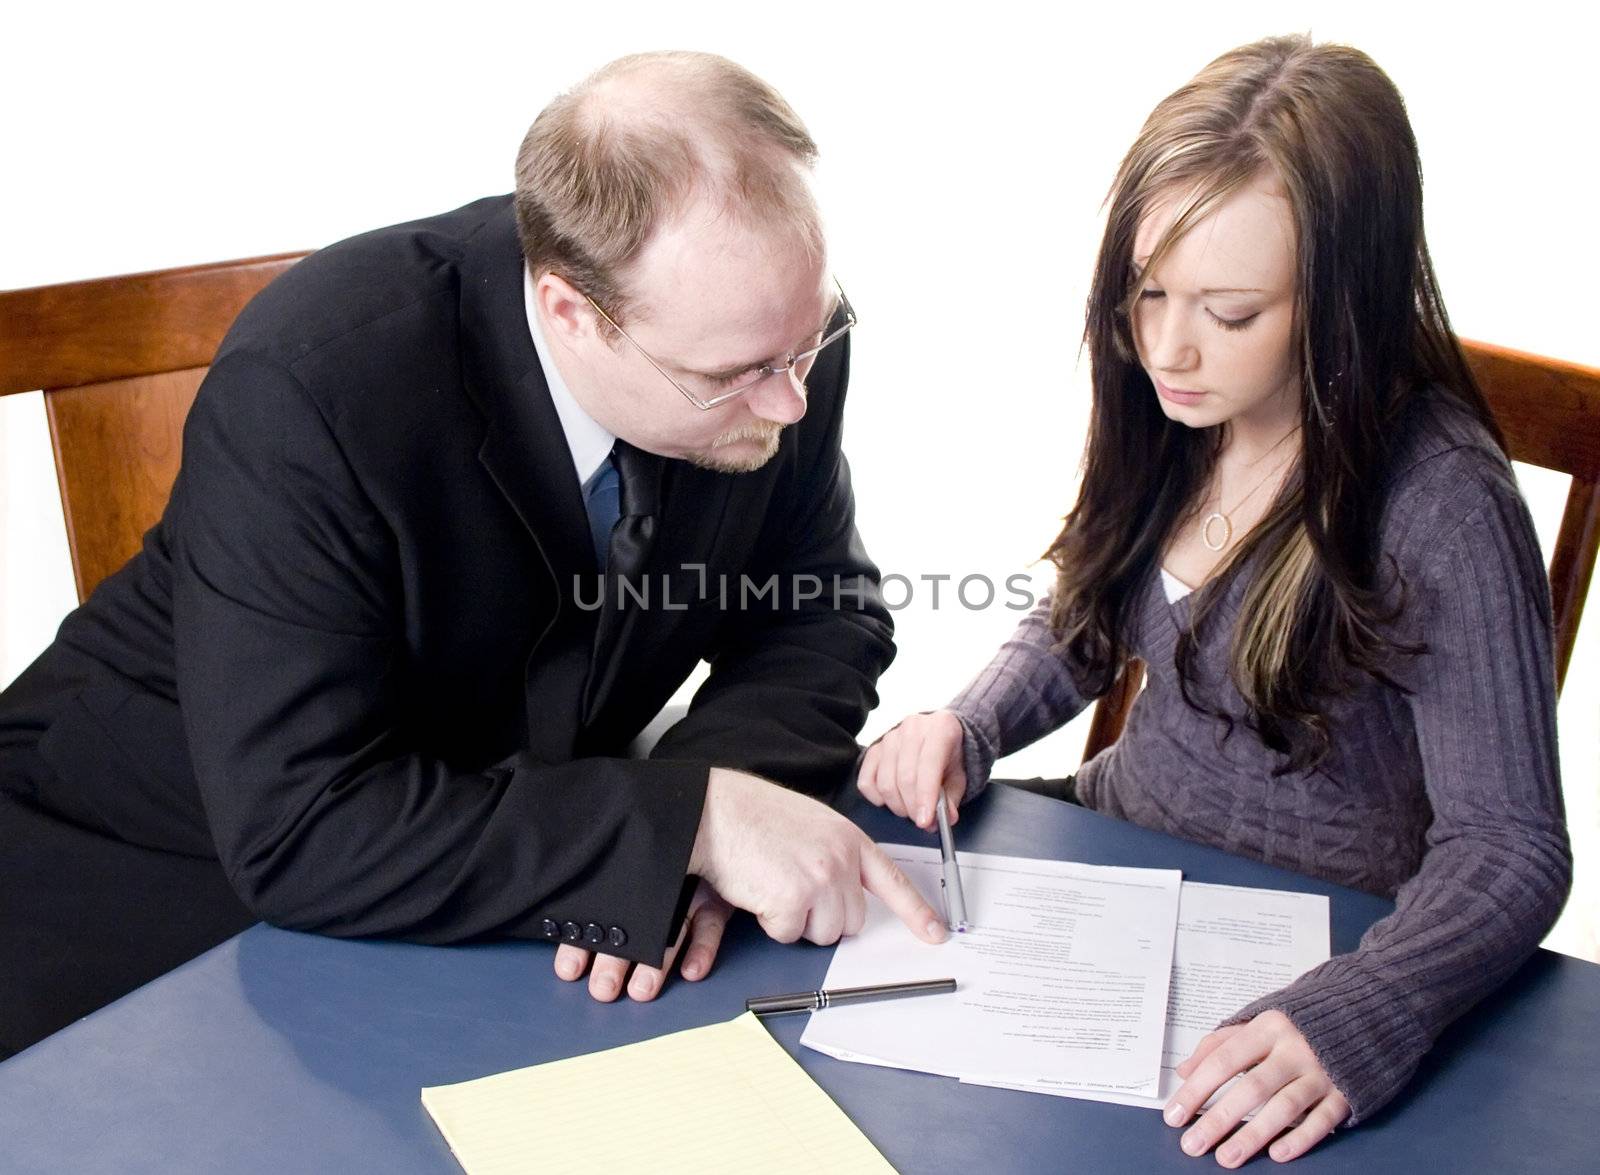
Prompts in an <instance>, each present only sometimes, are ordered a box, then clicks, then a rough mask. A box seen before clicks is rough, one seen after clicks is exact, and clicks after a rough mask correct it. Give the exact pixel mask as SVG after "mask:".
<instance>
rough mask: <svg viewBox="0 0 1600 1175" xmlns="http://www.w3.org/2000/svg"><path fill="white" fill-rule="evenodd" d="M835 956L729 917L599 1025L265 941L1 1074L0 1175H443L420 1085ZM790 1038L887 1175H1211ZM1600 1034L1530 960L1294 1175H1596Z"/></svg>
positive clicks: (813, 973) (991, 805) (1587, 1003)
mask: <svg viewBox="0 0 1600 1175" xmlns="http://www.w3.org/2000/svg"><path fill="white" fill-rule="evenodd" d="M855 814H856V815H857V816H858V818H859V819H860V820H861V822H862V824H863V825H864V826H865V827H866V828H867V829H868V831H869V832H871V833H872V835H874V836H875V837H877V838H878V839H880V840H899V841H916V840H918V839H920V838H921V834H919V833H917V831H916V830H915V829H914V828H912V827H911V826H910V825H908V824H905V823H903V822H901V821H898V820H895V819H893V818H892V817H889V816H888V815H887V814H885V813H882V812H879V811H876V810H862V811H858V812H856V813H855ZM957 831H958V835H959V837H960V841H961V845H962V847H963V848H967V849H972V850H975V851H981V852H990V853H1009V854H1017V855H1024V856H1054V857H1061V858H1070V859H1073V860H1081V861H1090V862H1095V863H1100V864H1116V865H1153V866H1168V867H1171V866H1176V867H1179V868H1181V869H1182V870H1183V872H1184V876H1186V877H1189V878H1193V879H1195V880H1198V881H1213V882H1223V883H1229V884H1235V885H1254V886H1264V887H1277V888H1283V889H1298V890H1308V891H1313V892H1318V893H1326V894H1328V895H1329V897H1330V898H1331V899H1332V901H1331V908H1332V914H1333V949H1334V950H1335V951H1336V952H1339V951H1347V950H1350V949H1351V948H1352V947H1354V946H1355V944H1356V940H1357V939H1358V938H1359V937H1360V935H1361V932H1362V931H1363V930H1364V929H1365V928H1366V927H1367V926H1368V925H1369V924H1370V923H1371V922H1373V921H1374V920H1375V919H1377V918H1379V917H1381V916H1382V915H1383V914H1384V913H1385V912H1387V910H1388V908H1389V907H1388V904H1387V903H1385V902H1383V901H1380V900H1379V899H1376V898H1373V897H1370V896H1368V895H1365V894H1360V893H1356V892H1354V891H1351V890H1347V889H1342V888H1340V887H1338V886H1334V885H1327V884H1325V883H1321V882H1316V881H1312V880H1309V879H1307V878H1304V877H1300V876H1297V875H1295V874H1290V873H1285V872H1282V871H1280V870H1276V869H1271V868H1268V867H1266V866H1263V865H1259V864H1256V863H1254V862H1250V861H1244V860H1241V859H1239V858H1237V857H1232V856H1229V855H1227V854H1225V853H1221V852H1217V851H1215V850H1213V849H1207V848H1203V847H1200V846H1197V845H1192V844H1188V843H1186V842H1183V841H1178V840H1174V839H1172V838H1170V837H1166V836H1161V835H1159V834H1156V833H1152V832H1147V831H1145V830H1143V829H1139V828H1135V827H1132V826H1131V825H1127V824H1123V823H1121V822H1118V821H1115V820H1110V819H1107V818H1106V817H1103V816H1099V815H1096V814H1094V813H1092V812H1087V811H1084V810H1083V809H1080V808H1074V807H1071V806H1069V805H1066V804H1061V803H1058V802H1055V801H1051V800H1046V799H1042V798H1040V797H1037V796H1033V795H1029V794H1026V793H1023V792H1018V791H1013V790H1012V789H1009V788H995V789H992V790H991V792H990V793H989V794H988V795H986V796H985V797H984V798H983V799H982V800H981V801H979V802H978V803H977V804H975V805H974V806H973V807H972V808H971V809H969V810H968V811H966V812H964V813H963V819H962V821H961V824H960V825H959V827H958V830H957ZM830 953H831V952H830V950H828V949H826V948H818V947H812V946H807V945H804V944H796V945H793V946H780V945H778V944H775V943H772V942H769V941H767V940H766V939H764V938H763V937H762V936H761V934H760V932H759V930H758V929H757V928H756V927H755V926H754V924H753V923H752V922H751V921H750V920H749V919H743V918H742V919H741V920H740V921H738V922H737V923H736V924H735V927H734V928H733V929H732V930H731V931H730V936H729V941H728V942H727V944H726V945H725V946H724V948H723V951H722V957H721V958H720V959H719V960H718V962H717V966H716V968H715V970H714V971H713V973H712V976H711V977H710V978H708V979H706V980H704V981H702V982H700V983H698V984H694V983H685V982H682V981H681V980H680V981H676V982H674V983H672V984H671V985H670V986H669V987H668V989H667V990H666V991H665V992H664V993H663V994H662V996H661V997H660V998H659V999H658V1000H657V1001H656V1002H654V1003H651V1004H633V1003H630V1002H628V1001H626V1000H624V1001H623V1002H621V1003H618V1004H614V1005H609V1006H607V1005H601V1004H596V1003H594V1002H593V1001H592V1000H590V999H589V997H588V994H587V993H586V991H585V989H584V988H583V986H582V985H578V984H566V983H562V982H561V981H559V980H557V979H555V978H554V976H553V975H552V973H551V967H550V961H551V950H550V948H548V947H546V946H543V945H533V944H513V943H503V944H495V945H487V946H477V947H455V948H437V947H419V946H409V945H404V944H399V943H380V942H340V941H335V940H331V939H323V938H317V937H314V936H310V935H302V934H293V933H289V932H286V931H281V930H275V929H272V928H270V927H266V926H257V927H254V928H253V929H251V930H248V931H246V932H245V933H244V934H241V935H240V936H238V937H237V938H235V939H233V940H231V941H229V942H227V943H225V944H223V945H222V946H220V947H218V948H217V949H216V950H214V951H211V952H209V953H208V954H206V955H203V956H202V957H200V958H199V959H196V960H194V961H193V962H191V963H189V964H187V965H186V966H184V967H181V968H179V969H178V970H177V971H174V972H172V973H171V974H170V975H167V976H164V977H163V978H161V979H159V980H157V981H156V982H155V983H152V984H150V985H149V986H147V987H145V988H143V989H141V990H140V991H138V992H135V993H134V994H133V995H131V996H129V997H127V998H126V999H124V1000H121V1001H119V1002H118V1003H116V1004H114V1005H112V1006H111V1007H109V1008H106V1009H104V1010H103V1011H101V1012H98V1013H96V1014H95V1015H93V1016H90V1017H88V1018H87V1019H85V1020H82V1021H80V1022H79V1023H77V1024H75V1025H73V1026H72V1027H70V1028H68V1029H66V1030H65V1031H63V1032H60V1033H57V1034H56V1035H55V1036H53V1037H51V1038H50V1039H49V1040H46V1041H44V1042H42V1043H41V1044H39V1045H36V1046H35V1047H33V1048H31V1049H29V1050H27V1051H26V1052H23V1053H21V1054H19V1055H18V1056H16V1057H14V1058H12V1059H11V1060H9V1061H7V1062H5V1063H4V1064H0V1171H4V1172H6V1173H8V1175H9V1173H11V1172H25V1171H30V1172H31V1171H51V1172H56V1171H68V1172H95V1171H115V1172H142V1171H152V1172H153V1171H160V1172H191V1171H206V1172H212V1171H226V1172H258V1171H259V1172H271V1173H272V1175H279V1173H280V1172H286V1171H290V1172H320V1171H336V1172H340V1173H341V1175H353V1173H355V1172H368V1171H373V1172H397V1173H398V1172H413V1171H416V1172H443V1173H448V1172H452V1171H458V1170H459V1168H457V1167H456V1165H455V1163H454V1160H453V1159H452V1158H451V1156H450V1153H449V1150H448V1149H447V1148H446V1147H445V1145H444V1142H443V1140H442V1139H441V1138H440V1137H439V1134H438V1133H437V1131H435V1129H434V1127H433V1124H432V1122H431V1121H430V1120H429V1118H428V1117H427V1115H426V1113H425V1112H424V1111H423V1109H422V1104H421V1102H420V1100H419V1090H420V1089H421V1087H422V1086H424V1085H442V1084H446V1083H448V1082H453V1081H462V1080H466V1079H468V1078H473V1077H481V1076H484V1075H485V1074H489V1073H496V1072H499V1071H501V1070H505V1069H512V1068H517V1067H519V1066H523V1065H529V1064H533V1063H535V1062H539V1061H546V1060H551V1059H554V1058H557V1057H565V1056H570V1055H573V1054H575V1053H581V1052H589V1051H593V1050H596V1049H601V1048H607V1047H610V1046H612V1045H617V1044H625V1043H628V1042H630V1041H636V1040H640V1039H643V1038H645V1037H649V1036H654V1035H658V1034H661V1033H664V1032H670V1031H673V1030H675V1029H679V1028H686V1027H691V1026H693V1025H699V1024H707V1023H711V1022H713V1021H717V1020H724V1019H728V1018H730V1017H732V1016H734V1015H737V1014H738V1013H739V1012H740V1011H741V1010H742V1009H743V1001H744V999H745V997H746V996H748V995H753V994H758V993H770V992H774V991H786V990H794V989H797V988H806V987H814V986H817V985H819V984H820V982H821V980H822V976H823V973H824V971H825V970H826V969H827V964H828V959H829V956H830ZM804 1024H805V1017H803V1016H794V1017H782V1018H778V1019H776V1020H773V1021H769V1026H770V1027H771V1028H772V1030H773V1032H774V1034H775V1035H776V1037H777V1038H778V1040H780V1041H781V1042H782V1043H783V1045H784V1047H785V1048H787V1049H788V1050H789V1051H790V1052H791V1053H793V1054H794V1055H795V1056H796V1057H797V1058H799V1060H800V1062H801V1063H802V1064H803V1065H804V1066H805V1068H806V1069H807V1071H808V1072H810V1073H811V1075H812V1076H813V1077H814V1078H815V1079H816V1080H817V1082H818V1083H819V1084H821V1086H822V1087H823V1088H824V1089H826V1090H827V1091H828V1093H829V1094H831V1095H832V1096H833V1097H834V1099H835V1100H836V1101H838V1103H839V1104H840V1105H841V1106H842V1107H844V1109H845V1110H846V1112H848V1113H849V1115H850V1116H851V1117H852V1118H853V1119H854V1120H855V1121H856V1122H857V1123H858V1124H859V1125H860V1126H861V1128H862V1129H863V1130H864V1131H865V1132H866V1133H867V1135H868V1136H869V1137H870V1138H871V1139H872V1140H873V1142H874V1143H876V1144H877V1145H878V1147H879V1148H880V1149H881V1150H882V1151H883V1153H884V1154H885V1155H886V1156H887V1157H888V1159H889V1161H890V1162H892V1163H893V1164H895V1166H896V1167H897V1168H899V1169H900V1170H901V1171H904V1172H971V1173H977V1172H985V1173H987V1172H1026V1171H1050V1172H1061V1171H1086V1172H1117V1171H1130V1172H1158V1171H1168V1170H1170V1171H1180V1170H1186V1171H1191V1172H1192V1171H1201V1170H1217V1169H1218V1168H1217V1167H1216V1166H1215V1164H1214V1162H1213V1161H1212V1160H1211V1159H1210V1158H1206V1159H1190V1158H1187V1157H1186V1156H1185V1155H1183V1154H1182V1152H1181V1151H1179V1150H1178V1144H1177V1138H1178V1132H1177V1131H1175V1130H1173V1129H1170V1128H1169V1127H1167V1126H1165V1125H1163V1124H1162V1122H1161V1120H1160V1118H1159V1116H1158V1115H1157V1114H1156V1113H1155V1112H1153V1111H1151V1110H1141V1109H1132V1108H1128V1107H1123V1106H1112V1105H1104V1104H1101V1103H1097V1102H1085V1101H1076V1100H1072V1099H1066V1098H1053V1097H1046V1096H1042V1095H1036V1094H1025V1093H1012V1092H1007V1091H1004V1090H994V1089H982V1088H977V1087H970V1086H962V1085H959V1084H958V1083H956V1082H954V1081H951V1080H948V1079H945V1078H938V1077H930V1076H926V1075H923V1074H916V1073H904V1072H899V1071H894V1070H888V1069H878V1068H873V1067H870V1066H865V1065H852V1064H847V1063H844V1062H841V1061H835V1060H832V1059H830V1058H828V1057H824V1056H821V1055H819V1054H816V1053H813V1052H811V1051H810V1050H807V1049H802V1048H800V1046H799V1038H800V1032H801V1029H802V1028H803V1027H804ZM1597 1025H1600V967H1597V966H1595V965H1593V964H1589V963H1584V962H1580V961H1577V960H1573V959H1567V958H1563V957H1561V956H1558V955H1553V954H1550V953H1548V952H1540V954H1539V955H1538V956H1537V957H1536V958H1535V959H1534V960H1533V961H1532V962H1531V963H1529V965H1528V966H1527V967H1525V968H1524V969H1523V970H1522V971H1521V973H1519V974H1518V975H1517V977H1516V978H1515V979H1514V980H1513V981H1512V983H1511V984H1510V985H1509V987H1508V988H1507V989H1506V990H1505V991H1503V992H1502V993H1501V994H1500V995H1498V996H1496V997H1495V998H1494V999H1492V1000H1491V1001H1489V1002H1488V1003H1487V1004H1485V1005H1483V1006H1481V1007H1480V1008H1478V1009H1477V1010H1475V1011H1474V1012H1473V1013H1472V1014H1471V1015H1470V1016H1468V1017H1467V1018H1466V1019H1465V1020H1464V1021H1462V1022H1461V1023H1460V1024H1458V1025H1456V1026H1455V1028H1453V1029H1452V1030H1451V1032H1450V1033H1449V1034H1448V1035H1447V1036H1446V1038H1445V1040H1444V1041H1443V1042H1442V1043H1441V1045H1440V1046H1439V1047H1438V1048H1437V1049H1436V1050H1435V1051H1434V1053H1433V1054H1432V1055H1431V1056H1430V1058H1429V1059H1428V1061H1427V1062H1426V1063H1425V1065H1424V1068H1423V1071H1422V1072H1421V1073H1420V1074H1419V1076H1418V1079H1417V1080H1416V1081H1415V1082H1414V1083H1413V1085H1412V1086H1411V1087H1410V1089H1409V1090H1408V1091H1407V1092H1406V1093H1405V1094H1404V1095H1402V1097H1401V1099H1400V1100H1399V1102H1398V1103H1397V1104H1396V1105H1394V1106H1393V1107H1391V1109H1390V1110H1388V1111H1387V1112H1385V1113H1384V1114H1382V1115H1380V1116H1379V1117H1378V1118H1377V1119H1375V1120H1374V1121H1372V1122H1370V1123H1366V1124H1363V1125H1362V1126H1360V1127H1358V1128H1356V1129H1353V1130H1350V1131H1345V1132H1340V1133H1338V1134H1336V1135H1335V1136H1334V1137H1333V1138H1331V1139H1328V1140H1327V1141H1325V1142H1324V1143H1323V1144H1322V1145H1321V1146H1319V1147H1318V1148H1317V1149H1316V1150H1315V1151H1313V1152H1312V1153H1311V1154H1310V1155H1308V1156H1306V1157H1305V1158H1303V1159H1299V1160H1297V1161H1296V1162H1295V1163H1294V1165H1293V1167H1292V1170H1294V1171H1296V1172H1305V1173H1306V1175H1312V1173H1314V1172H1319V1171H1361V1172H1364V1173H1366V1172H1372V1173H1376V1172H1385V1171H1395V1172H1404V1173H1405V1175H1418V1173H1419V1172H1433V1171H1441V1172H1456V1171H1496V1172H1500V1171H1594V1170H1597V1169H1600V1158H1597V1155H1600V1047H1597V1046H1600V1031H1597ZM694 1128H695V1123H693V1122H685V1123H684V1129H685V1130H693V1129H694ZM549 1140H550V1150H551V1158H552V1169H556V1168H557V1167H559V1169H561V1170H565V1171H575V1170H581V1169H582V1164H583V1150H584V1145H583V1139H582V1138H575V1137H573V1136H572V1134H571V1132H570V1131H568V1130H566V1129H565V1128H564V1126H563V1123H561V1122H559V1121H552V1122H550V1123H549ZM649 1165H650V1157H649V1156H640V1166H641V1170H645V1171H648V1170H649ZM1253 1166H1254V1167H1255V1168H1256V1169H1265V1168H1271V1169H1276V1164H1273V1163H1271V1161H1270V1160H1268V1159H1264V1158H1259V1159H1257V1160H1256V1161H1255V1163H1254V1164H1253Z"/></svg>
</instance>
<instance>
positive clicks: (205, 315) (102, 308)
mask: <svg viewBox="0 0 1600 1175" xmlns="http://www.w3.org/2000/svg"><path fill="white" fill-rule="evenodd" d="M302 256H304V254H300V253H285V254H281V255H278V256H274V257H256V258H252V259H250V260H248V261H228V262H221V263H219V264H216V265H197V266H190V267H189V268H186V269H168V270H161V271H159V272H155V273H138V274H132V275H130V276H127V277H108V278H99V279H96V280H94V281H82V282H68V283H66V284H64V285H55V286H38V287H35V288H33V289H26V290H0V357H3V358H0V395H7V394H9V393H12V392H31V391H37V390H39V389H50V388H68V387H78V386H81V385H83V384H91V383H101V382H104V381H107V380H117V379H126V378H127V377H129V376H134V375H153V374H155V373H157V372H162V371H179V370H183V369H185V368H191V367H203V366H205V365H206V364H208V363H210V362H211V357H212V356H213V355H214V354H216V350H217V345H218V344H219V343H221V342H222V336H223V335H224V334H226V333H227V330H228V327H229V325H230V324H231V323H232V322H233V320H234V318H235V317H237V316H238V313H239V311H240V310H242V309H243V308H244V304H245V303H246V302H248V301H249V300H250V299H251V298H252V297H254V296H255V294H256V293H257V292H258V291H259V290H260V289H261V288H262V287H263V286H265V285H266V284H267V283H268V282H269V281H271V280H272V279H273V278H275V277H277V276H278V275H279V274H280V273H282V272H284V271H285V270H287V269H288V268H289V267H290V266H291V265H293V264H294V263H295V262H296V261H297V260H299V259H300V258H301V257H302Z"/></svg>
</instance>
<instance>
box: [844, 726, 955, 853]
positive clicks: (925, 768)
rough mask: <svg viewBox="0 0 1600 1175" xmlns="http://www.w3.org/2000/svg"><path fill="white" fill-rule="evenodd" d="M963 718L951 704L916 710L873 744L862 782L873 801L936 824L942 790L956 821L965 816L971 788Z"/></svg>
mask: <svg viewBox="0 0 1600 1175" xmlns="http://www.w3.org/2000/svg"><path fill="white" fill-rule="evenodd" d="M963 754H964V752H963V750H962V734H961V722H960V720H959V719H958V718H957V717H956V716H955V714H954V713H952V712H951V711H949V710H935V711H934V712H933V713H931V714H913V715H911V717H909V718H907V719H905V721H903V722H901V723H900V725H898V726H896V727H895V728H894V729H893V730H891V731H890V732H889V733H888V734H886V735H884V736H883V737H882V738H880V739H879V740H878V741H877V742H875V743H873V744H872V745H871V746H870V747H868V748H867V753H866V756H865V757H864V758H863V759H862V760H861V771H860V772H859V773H858V774H857V776H856V788H857V790H859V791H860V792H861V795H862V796H863V797H864V798H865V799H866V800H867V802H868V803H873V804H877V805H878V806H879V807H887V808H888V809H889V811H891V812H893V813H894V814H895V815H896V816H906V817H909V818H910V819H911V820H912V821H913V822H914V823H915V824H916V825H917V827H918V828H923V829H931V828H932V827H933V822H934V808H933V806H934V804H935V802H937V800H938V799H939V797H940V796H941V795H942V796H944V799H945V804H946V806H947V807H948V810H949V813H950V823H951V824H954V823H955V822H956V821H957V820H959V819H960V818H961V816H960V804H961V801H962V799H963V797H965V796H966V794H967V768H966V763H965V761H964V759H963Z"/></svg>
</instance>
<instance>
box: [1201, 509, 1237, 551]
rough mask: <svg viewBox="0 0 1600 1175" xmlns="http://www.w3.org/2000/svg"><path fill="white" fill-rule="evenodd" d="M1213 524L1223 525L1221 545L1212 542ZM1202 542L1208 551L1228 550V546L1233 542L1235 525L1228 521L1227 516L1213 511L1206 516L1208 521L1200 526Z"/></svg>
mask: <svg viewBox="0 0 1600 1175" xmlns="http://www.w3.org/2000/svg"><path fill="white" fill-rule="evenodd" d="M1213 522H1220V523H1222V541H1221V542H1220V543H1214V542H1212V541H1211V524H1212V523H1213ZM1200 541H1201V542H1202V543H1204V544H1205V545H1206V550H1208V551H1223V550H1226V549H1227V546H1228V544H1229V543H1231V542H1232V541H1233V523H1232V522H1230V521H1228V516H1227V515H1226V514H1221V513H1218V512H1217V511H1215V510H1213V511H1212V512H1211V513H1210V514H1207V515H1206V520H1205V521H1204V522H1202V523H1201V524H1200Z"/></svg>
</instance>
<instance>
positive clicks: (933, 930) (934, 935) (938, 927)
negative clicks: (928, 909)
mask: <svg viewBox="0 0 1600 1175" xmlns="http://www.w3.org/2000/svg"><path fill="white" fill-rule="evenodd" d="M949 936H950V931H949V930H947V929H946V928H945V924H944V923H943V922H940V921H939V920H938V919H937V918H935V919H934V920H933V921H931V922H929V923H928V937H929V938H931V939H933V941H934V942H943V941H944V940H945V939H946V938H948V937H949Z"/></svg>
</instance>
